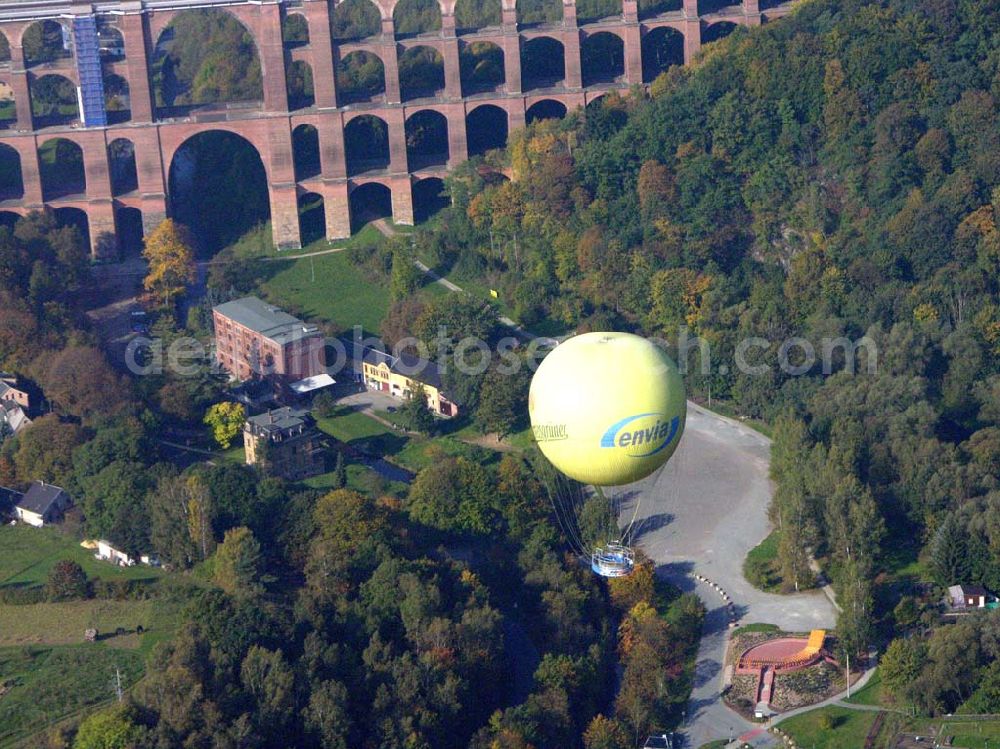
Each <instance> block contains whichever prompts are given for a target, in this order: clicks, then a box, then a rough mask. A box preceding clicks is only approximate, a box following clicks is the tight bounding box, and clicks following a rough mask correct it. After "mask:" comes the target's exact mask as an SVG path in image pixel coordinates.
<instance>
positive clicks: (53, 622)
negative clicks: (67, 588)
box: [0, 600, 155, 647]
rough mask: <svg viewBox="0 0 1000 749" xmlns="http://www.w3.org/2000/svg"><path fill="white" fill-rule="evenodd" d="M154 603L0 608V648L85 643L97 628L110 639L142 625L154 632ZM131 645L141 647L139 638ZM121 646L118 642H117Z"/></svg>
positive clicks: (68, 603) (67, 603)
mask: <svg viewBox="0 0 1000 749" xmlns="http://www.w3.org/2000/svg"><path fill="white" fill-rule="evenodd" d="M153 611H154V601H152V600H145V601H114V600H89V601H64V602H60V603H37V604H32V605H29V606H11V605H0V646H3V645H69V644H73V643H79V642H82V641H83V633H84V631H85V630H87V629H88V628H91V627H93V628H95V629H97V630H98V632H99V633H101V634H102V635H103V634H108V635H109V636H110V635H111V634H113V633H114V632H115V630H117V629H118V628H119V627H121V628H122V629H124V630H126V632H133V631H134V630H135V629H136V627H137V626H138V625H142V627H143V628H144V629H152V628H153V626H154V624H155V618H154V616H153ZM127 643H128V644H129V645H132V646H134V647H138V645H139V641H138V639H134V640H128V641H127ZM116 644H117V643H116Z"/></svg>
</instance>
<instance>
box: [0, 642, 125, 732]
mask: <svg viewBox="0 0 1000 749" xmlns="http://www.w3.org/2000/svg"><path fill="white" fill-rule="evenodd" d="M116 669H118V671H119V673H120V674H121V679H122V686H123V687H126V688H128V687H129V686H131V685H132V684H134V683H135V682H136V681H138V680H139V678H141V676H142V672H143V655H142V653H141V652H139V651H136V650H121V649H118V648H112V647H109V646H107V645H105V644H102V643H96V644H89V645H72V646H65V647H18V648H2V649H0V683H3V684H6V685H7V688H8V690H9V691H8V692H7V693H6V694H4V695H3V698H2V699H0V746H8V745H10V744H11V743H12V742H14V741H16V740H19V739H21V738H24V737H26V736H29V735H31V734H34V733H37V732H39V731H42V730H44V729H45V728H46V727H48V726H49V725H51V724H52V723H54V722H56V721H58V720H61V719H63V718H65V717H67V716H70V715H73V714H75V713H77V712H79V711H80V710H81V709H84V708H87V707H90V706H94V705H99V704H101V703H104V702H107V701H109V700H111V699H113V698H114V694H115V693H114V687H113V684H114V679H115V670H116Z"/></svg>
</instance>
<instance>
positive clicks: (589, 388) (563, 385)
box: [528, 333, 687, 576]
mask: <svg viewBox="0 0 1000 749" xmlns="http://www.w3.org/2000/svg"><path fill="white" fill-rule="evenodd" d="M686 414H687V401H686V399H685V395H684V383H683V380H682V379H681V375H680V373H679V372H678V371H677V366H676V365H675V364H674V362H673V361H671V359H670V357H668V356H667V355H666V353H664V352H663V351H662V350H661V349H659V348H658V347H657V346H656V345H654V344H653V343H651V342H650V341H647V340H646V339H644V338H641V337H640V336H637V335H632V334H631V333H586V334H584V335H579V336H576V337H573V338H570V339H568V340H567V341H566V342H565V343H562V344H560V345H558V346H557V347H556V348H555V349H553V351H552V352H551V353H550V354H549V355H548V356H547V357H546V358H545V359H544V361H542V363H541V365H540V366H539V367H538V371H537V372H536V373H535V376H534V378H533V379H532V381H531V390H530V392H529V395H528V415H529V416H530V418H531V427H532V431H533V432H534V436H535V441H536V442H537V443H538V447H539V449H540V450H541V451H542V454H543V455H544V456H545V457H546V458H547V459H548V460H549V462H550V463H552V465H553V466H555V468H556V470H558V471H560V472H561V473H563V474H565V475H566V476H568V477H570V478H572V479H575V480H576V481H579V482H581V483H584V484H593V485H594V486H596V487H611V486H622V485H624V484H630V483H632V482H634V481H638V480H639V479H642V478H645V477H646V476H649V475H650V474H651V473H653V472H654V471H656V470H657V469H658V468H660V467H661V466H663V464H664V463H666V462H667V461H668V460H669V459H670V457H671V456H672V455H673V453H674V451H675V450H676V449H677V445H678V443H679V442H680V439H681V435H682V434H683V433H684V420H685V417H686ZM627 535H628V532H627V531H626V537H627ZM631 559H632V555H631V550H630V549H629V548H628V547H627V545H626V543H625V538H623V539H622V540H621V541H614V542H612V543H610V544H609V545H607V546H605V547H603V548H601V549H598V550H596V551H595V552H594V553H593V556H592V566H593V568H594V571H595V572H598V573H599V574H602V575H606V576H620V575H626V574H628V572H630V571H631Z"/></svg>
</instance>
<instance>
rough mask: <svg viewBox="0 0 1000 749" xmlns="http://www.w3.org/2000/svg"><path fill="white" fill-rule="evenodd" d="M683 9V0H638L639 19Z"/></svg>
mask: <svg viewBox="0 0 1000 749" xmlns="http://www.w3.org/2000/svg"><path fill="white" fill-rule="evenodd" d="M683 9H684V0H639V18H640V19H646V18H654V17H655V16H659V15H662V14H663V13H674V12H676V11H680V10H683Z"/></svg>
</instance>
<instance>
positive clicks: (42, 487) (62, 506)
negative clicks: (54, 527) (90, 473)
mask: <svg viewBox="0 0 1000 749" xmlns="http://www.w3.org/2000/svg"><path fill="white" fill-rule="evenodd" d="M71 504H72V501H71V500H70V498H69V495H68V494H67V493H66V492H65V491H63V490H62V489H60V488H59V487H58V486H53V485H52V484H46V483H45V482H44V481H36V482H35V483H33V484H32V485H31V487H30V488H29V489H28V491H26V492H25V493H24V496H23V497H21V499H20V500H18V502H17V504H16V505H15V506H14V512H15V514H16V515H17V519H18V520H20V521H21V522H22V523H27V524H28V525H34V526H36V527H38V528H41V527H42V526H43V525H46V524H47V523H57V522H59V521H60V520H62V517H63V513H65V512H66V508H68V507H69V506H70V505H71Z"/></svg>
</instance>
